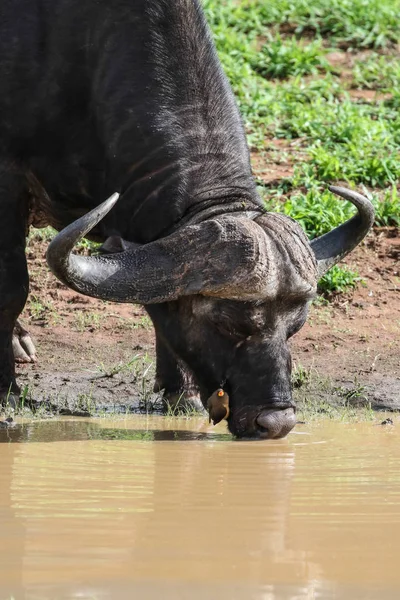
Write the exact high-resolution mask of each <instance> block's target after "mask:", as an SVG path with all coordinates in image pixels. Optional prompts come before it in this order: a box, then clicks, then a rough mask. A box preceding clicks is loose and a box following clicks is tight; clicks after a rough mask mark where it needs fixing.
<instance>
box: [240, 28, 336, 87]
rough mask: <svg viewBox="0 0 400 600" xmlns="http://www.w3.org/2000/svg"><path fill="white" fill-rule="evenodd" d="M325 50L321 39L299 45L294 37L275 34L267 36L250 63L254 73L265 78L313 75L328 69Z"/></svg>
mask: <svg viewBox="0 0 400 600" xmlns="http://www.w3.org/2000/svg"><path fill="white" fill-rule="evenodd" d="M325 52H326V51H324V49H323V47H322V41H321V40H314V41H312V42H311V43H309V44H305V45H300V44H299V41H298V40H297V39H296V38H294V37H292V38H290V39H283V38H282V37H281V36H280V35H277V36H276V37H275V38H272V37H269V39H268V40H267V42H266V43H265V44H263V46H262V47H261V49H260V51H259V52H258V53H257V54H256V55H255V56H254V57H253V58H252V59H251V65H252V67H253V69H254V71H255V72H256V73H259V74H260V75H261V76H262V77H265V78H267V79H275V78H278V79H285V78H287V77H291V76H294V77H297V76H299V75H311V74H313V75H315V74H317V73H319V72H324V71H325V72H326V71H329V70H330V65H329V63H328V61H327V60H326V58H325V56H324V55H325Z"/></svg>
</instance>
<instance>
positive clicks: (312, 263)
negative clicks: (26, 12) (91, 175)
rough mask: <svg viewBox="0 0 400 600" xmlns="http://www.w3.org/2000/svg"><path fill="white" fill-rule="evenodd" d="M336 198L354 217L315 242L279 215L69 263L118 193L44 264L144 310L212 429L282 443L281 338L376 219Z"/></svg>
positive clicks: (216, 222) (59, 241)
mask: <svg viewBox="0 0 400 600" xmlns="http://www.w3.org/2000/svg"><path fill="white" fill-rule="evenodd" d="M331 189H332V191H333V192H335V193H336V194H338V195H340V196H342V197H344V198H346V199H348V200H350V201H351V202H353V203H354V204H355V205H356V206H357V209H358V215H357V216H355V217H353V218H352V219H351V220H350V221H348V222H347V223H345V224H343V225H341V226H340V227H338V228H337V229H336V230H333V231H331V232H329V233H327V234H325V235H323V236H321V237H320V238H317V239H315V240H312V242H311V243H309V241H308V240H307V238H306V236H305V234H304V232H303V230H302V229H301V227H300V226H299V225H298V224H297V223H295V222H294V221H293V220H292V219H290V218H288V217H286V216H284V215H280V214H274V213H266V214H258V216H256V217H255V218H252V219H250V218H248V217H247V216H246V214H242V213H239V214H236V215H235V214H226V215H219V216H216V217H215V218H209V219H207V218H205V220H203V221H201V222H200V223H193V224H192V225H186V226H182V227H178V228H177V230H176V231H175V232H174V233H172V234H171V235H169V236H166V237H165V238H161V239H157V240H154V241H152V242H149V243H148V244H143V245H138V244H134V243H129V242H128V243H127V244H126V243H125V241H124V240H120V243H119V244H117V248H116V250H112V252H113V253H112V254H109V255H106V256H98V257H84V256H78V255H74V254H72V253H71V251H72V249H73V247H74V244H75V243H77V242H78V241H79V240H80V239H82V237H83V236H84V235H86V234H87V233H88V232H89V231H90V230H91V229H92V228H93V227H94V226H95V225H96V224H97V223H98V222H99V221H100V220H101V219H102V218H103V217H104V216H105V215H106V214H107V213H108V212H109V211H110V210H111V209H112V207H113V205H114V204H115V203H116V201H117V199H118V194H115V195H113V196H112V197H110V198H109V199H108V200H107V201H106V202H104V203H103V204H101V205H100V206H98V207H97V208H95V209H94V210H92V211H91V212H89V213H87V214H86V215H84V216H83V217H81V218H80V219H78V220H77V221H75V222H74V223H71V225H69V226H68V227H67V228H66V229H65V230H63V231H62V232H61V233H60V234H59V235H58V236H57V237H56V238H55V239H54V240H53V241H52V243H51V244H50V247H49V249H48V252H47V259H48V262H49V265H50V267H51V268H52V270H53V272H54V273H55V275H57V277H58V278H59V279H61V281H63V282H64V283H66V284H67V285H68V286H69V287H71V288H73V289H75V290H76V291H78V292H81V293H83V294H86V295H88V296H94V297H97V298H103V299H105V300H113V301H116V302H134V303H138V304H144V305H146V307H147V310H148V311H149V313H150V315H151V317H152V319H153V321H154V323H155V326H156V330H157V333H158V335H159V336H160V337H161V338H163V341H164V344H165V346H168V347H169V348H170V349H171V350H172V352H173V354H175V356H176V357H178V358H179V359H181V361H183V362H184V363H186V365H187V366H188V367H189V369H190V370H191V371H192V373H193V375H194V377H195V379H196V382H197V384H198V385H199V388H200V393H201V396H202V401H203V403H204V405H205V406H207V408H208V409H209V410H210V416H211V418H212V420H213V421H214V422H215V421H219V420H220V419H221V418H223V416H222V417H221V415H224V416H225V417H226V418H227V420H228V425H229V428H230V430H231V431H232V432H233V433H234V434H235V435H237V436H239V437H244V436H253V437H254V436H261V437H270V438H271V437H272V438H273V437H283V436H284V435H286V434H287V433H288V432H289V431H290V430H291V429H292V427H293V426H294V423H295V416H294V406H293V403H292V398H291V391H290V370H291V360H290V354H289V349H288V339H289V338H290V336H291V335H293V334H294V333H295V332H296V331H298V329H300V327H301V326H302V325H303V323H304V321H305V318H306V314H307V305H308V303H309V300H310V298H311V297H312V296H313V295H314V293H315V290H316V286H317V280H318V277H320V276H321V275H323V274H324V273H325V272H326V271H327V270H328V269H329V268H330V267H331V266H332V265H334V264H335V263H336V262H338V261H339V260H340V259H341V258H343V257H344V256H345V255H346V254H348V253H349V252H350V251H351V250H352V249H353V248H354V247H355V246H356V245H357V244H358V243H359V242H360V241H361V240H362V239H363V237H364V236H365V235H366V234H367V232H368V231H369V229H370V227H371V226H372V224H373V220H374V210H373V207H372V205H371V203H370V202H369V200H367V199H366V198H364V197H363V196H361V195H360V194H357V193H356V192H350V191H348V190H345V189H343V188H331ZM256 214H257V213H256ZM131 241H134V240H131ZM114 246H115V244H114ZM174 364H175V363H174Z"/></svg>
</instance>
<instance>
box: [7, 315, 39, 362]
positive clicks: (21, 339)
mask: <svg viewBox="0 0 400 600" xmlns="http://www.w3.org/2000/svg"><path fill="white" fill-rule="evenodd" d="M12 347H13V352H14V358H15V362H18V363H32V362H36V348H35V346H34V344H33V342H32V339H31V336H30V335H29V333H28V331H27V330H26V329H24V327H22V325H21V324H20V323H19V321H17V323H16V325H15V327H14V333H13V338H12Z"/></svg>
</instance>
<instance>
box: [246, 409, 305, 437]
mask: <svg viewBox="0 0 400 600" xmlns="http://www.w3.org/2000/svg"><path fill="white" fill-rule="evenodd" d="M295 425H296V415H295V412H294V410H293V408H286V409H283V410H273V409H269V410H263V411H262V412H261V413H260V414H259V415H258V417H257V419H256V428H257V431H258V432H259V434H260V435H261V436H262V437H265V438H266V439H277V438H283V437H285V436H286V435H287V434H288V433H289V432H290V431H291V430H292V429H293V427H294V426H295Z"/></svg>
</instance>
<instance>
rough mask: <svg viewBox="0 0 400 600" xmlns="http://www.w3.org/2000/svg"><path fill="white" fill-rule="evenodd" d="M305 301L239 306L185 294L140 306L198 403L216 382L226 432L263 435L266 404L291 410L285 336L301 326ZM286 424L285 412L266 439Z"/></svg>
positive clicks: (280, 433) (284, 429) (278, 434)
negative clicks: (192, 383) (222, 393)
mask: <svg viewBox="0 0 400 600" xmlns="http://www.w3.org/2000/svg"><path fill="white" fill-rule="evenodd" d="M309 300H310V298H306V297H303V298H296V299H293V300H292V301H291V302H288V301H287V300H286V301H285V299H282V301H281V302H264V303H254V302H246V303H245V302H238V301H228V300H215V299H210V298H203V297H200V296H193V297H188V298H185V299H182V300H180V301H177V302H174V303H168V304H164V305H157V306H147V310H148V312H149V314H150V316H151V318H152V320H153V322H154V324H155V327H156V331H157V332H158V335H159V336H161V337H162V339H163V340H164V341H165V344H167V345H168V346H169V348H170V349H171V350H172V352H173V353H175V355H176V356H178V357H179V358H180V359H181V360H182V361H183V362H184V363H185V364H186V365H187V366H188V368H189V369H190V371H191V372H192V373H193V374H194V378H195V380H196V382H197V383H198V386H199V390H200V395H201V400H202V402H203V405H204V407H205V408H206V406H207V399H208V397H209V396H210V395H211V394H212V393H213V392H214V390H216V389H217V388H219V387H223V389H225V390H226V391H227V393H228V394H229V398H230V415H229V418H228V427H229V429H230V431H231V432H232V433H233V434H234V435H237V436H239V437H242V436H248V437H251V436H255V437H259V436H260V437H269V436H270V434H271V431H268V430H267V427H263V426H262V425H260V424H259V423H257V418H258V417H259V415H260V414H261V413H262V412H263V411H267V410H268V409H275V410H276V409H286V408H290V407H294V404H293V401H292V395H291V384H290V376H291V357H290V351H289V347H288V339H289V338H290V337H291V336H292V335H294V334H295V333H296V332H297V331H298V330H299V329H300V328H301V327H302V325H303V324H304V322H305V320H306V317H307V310H308V303H309ZM169 384H170V385H171V384H172V386H173V385H174V384H173V382H171V381H169ZM178 385H179V384H178ZM182 391H183V390H182ZM289 413H290V411H289ZM282 414H283V413H282ZM288 423H289V425H287V424H288ZM293 425H294V418H292V416H291V415H290V414H289V416H287V415H286V416H285V424H282V427H279V428H277V429H276V431H275V432H274V433H275V435H274V436H273V437H283V436H284V435H286V434H287V433H288V431H289V430H290V429H291V428H292V426H293ZM271 437H272V436H271Z"/></svg>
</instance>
